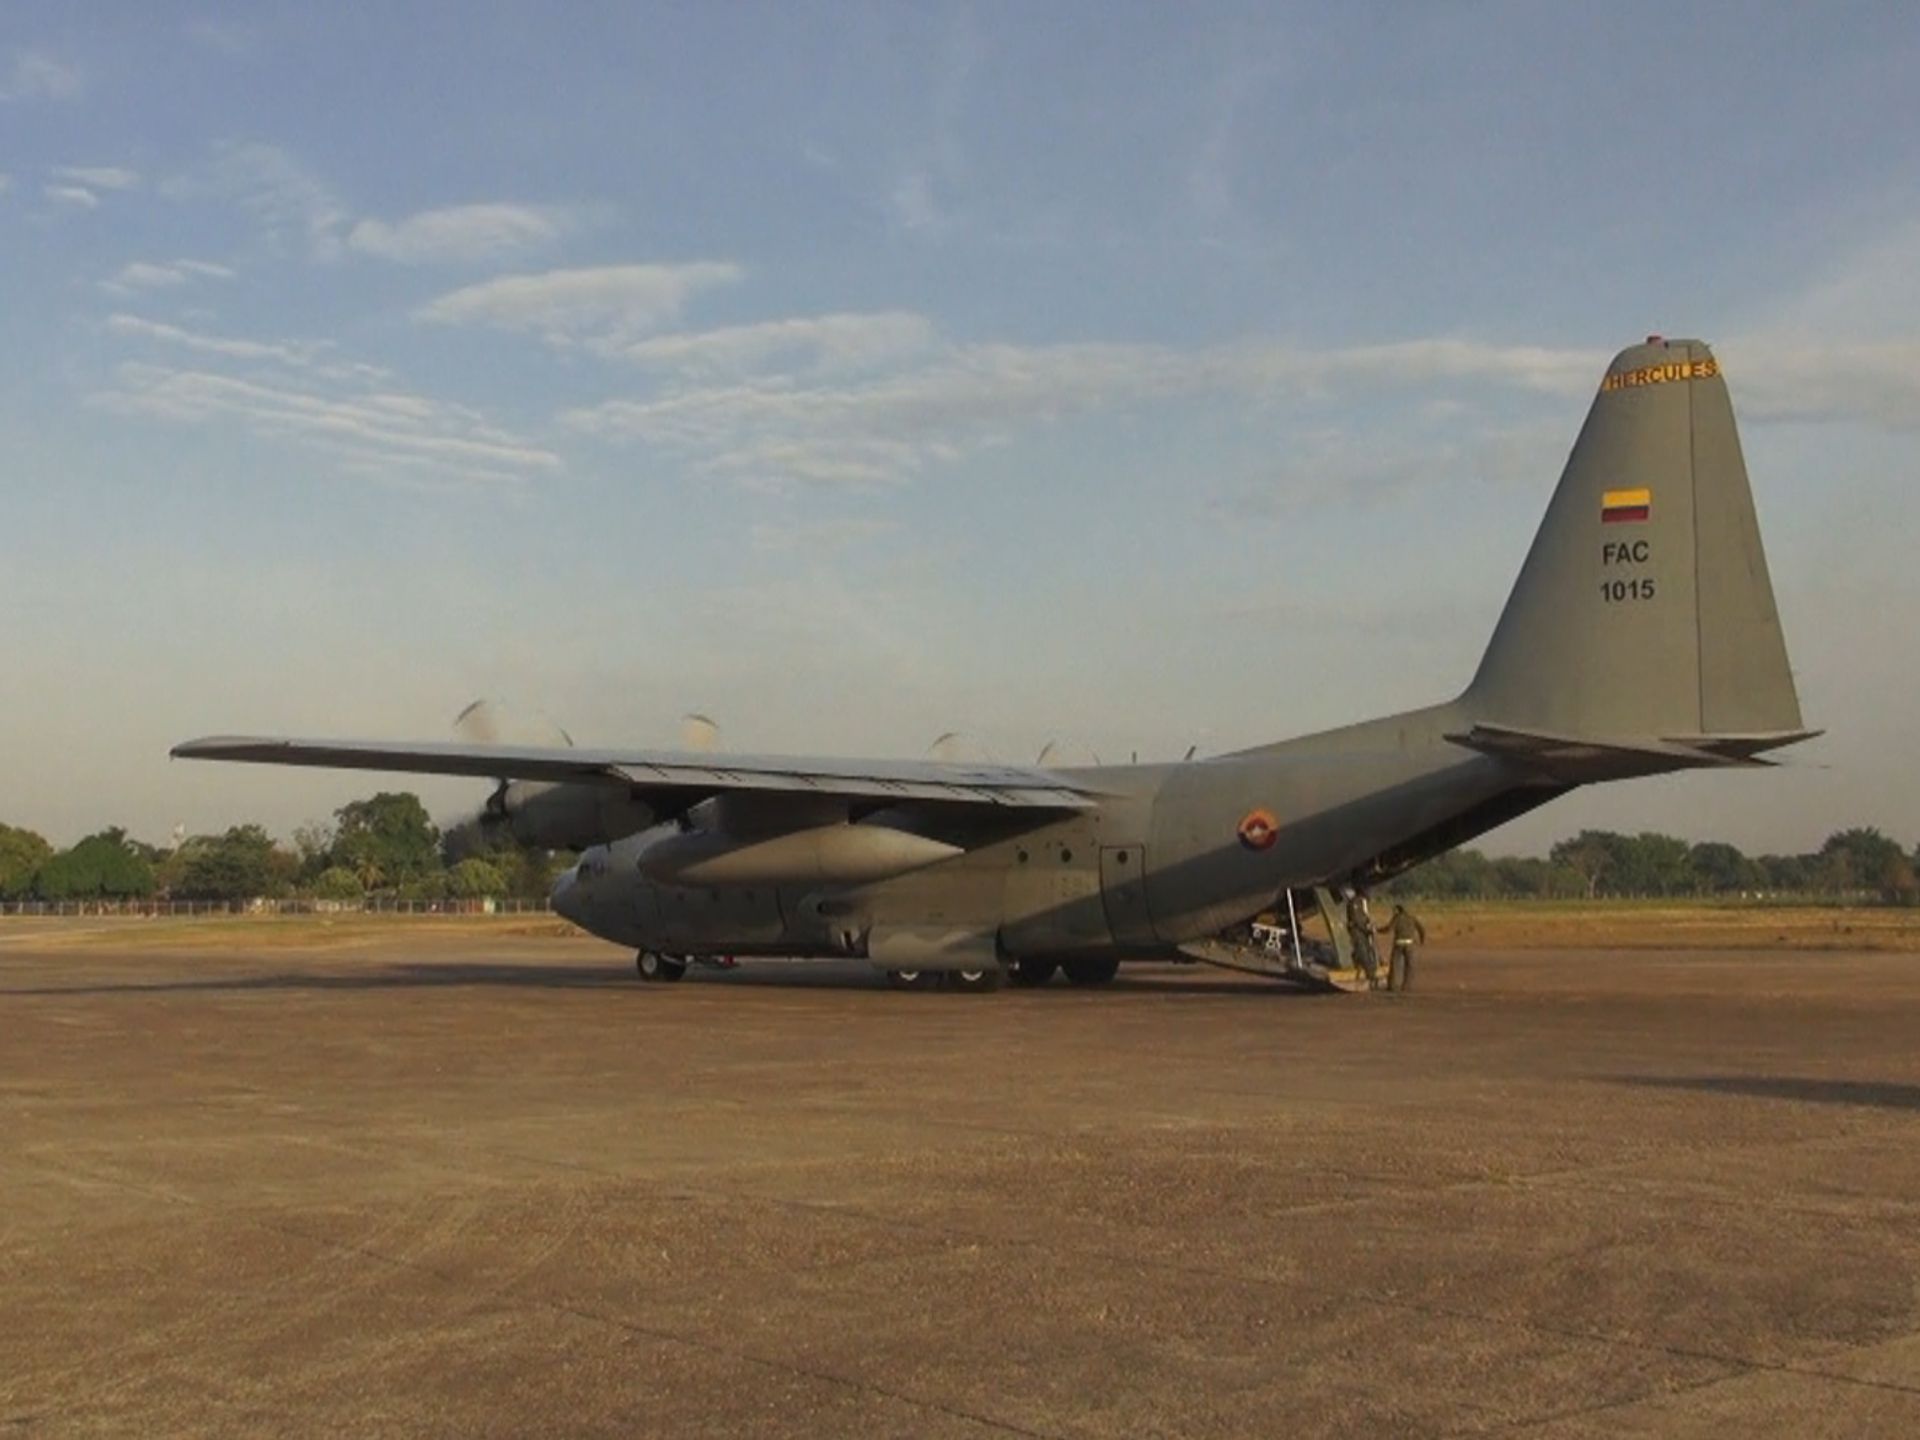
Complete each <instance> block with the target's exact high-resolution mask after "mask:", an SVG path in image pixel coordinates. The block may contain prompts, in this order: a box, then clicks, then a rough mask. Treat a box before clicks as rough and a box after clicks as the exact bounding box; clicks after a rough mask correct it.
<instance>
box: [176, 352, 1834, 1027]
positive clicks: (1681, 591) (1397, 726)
mask: <svg viewBox="0 0 1920 1440" xmlns="http://www.w3.org/2000/svg"><path fill="white" fill-rule="evenodd" d="M1815 733H1817V732H1814V731H1809V730H1806V729H1804V728H1802V724H1801V718H1800V706H1799V701H1798V699H1797V697H1796V695H1795V693H1794V685H1793V677H1792V674H1791V672H1790V671H1789V669H1788V664H1787V652H1786V645H1785V641H1784V640H1783V638H1782V636H1781V631H1780V623H1779V618H1778V615H1777V614H1776V612H1775V608H1774V600H1773V587H1772V583H1771V581H1770V580H1769V578H1768V575H1767V563H1766V557H1765V554H1764V553H1763V551H1762V549H1761V544H1760V531H1759V526H1758V523H1757V521H1756V519H1755V516H1754V509H1753V497H1752V493H1751V491H1750V490H1749V487H1748V484H1747V473H1746V466H1745V463H1744V461H1743V460H1742V458H1741V453H1740V441H1739V437H1738V435H1737V434H1736V432H1735V427H1734V417H1733V408H1732V404H1731V401H1730V399H1729V397H1728V394H1727V387H1726V382H1725V381H1724V379H1723V378H1722V377H1721V374H1720V368H1719V364H1718V362H1717V361H1716V360H1715V359H1714V358H1713V355H1712V353H1711V351H1710V350H1709V349H1708V348H1707V346H1706V345H1704V344H1702V343H1701V342H1699V341H1694V340H1662V339H1660V338H1658V337H1649V339H1648V341H1647V343H1646V344H1644V345H1635V346H1633V347H1631V348H1629V349H1627V350H1624V351H1622V352H1621V353H1620V354H1619V355H1618V356H1617V357H1616V358H1615V359H1614V361H1613V363H1612V365H1610V366H1609V367H1608V369H1607V372H1606V376H1605V378H1604V379H1603V380H1602V382H1601V385H1600V391H1599V394H1598V395H1597V396H1596V397H1595V399H1594V402H1593V405H1592V408H1591V409H1590V410H1589V411H1588V414H1587V420H1586V424H1585V425H1584V426H1583V427H1582V429H1581V431H1580V436H1579V439H1578V440H1577V441H1576V442H1575V443H1574V446H1573V451H1572V453H1571V455H1570V456H1569V457H1568V460H1567V466H1566V469H1565V471H1564V472H1563V474H1562V475H1561V477H1560V484H1559V488H1558V489H1557V490H1556V491H1555V492H1554V495H1553V499H1552V502H1551V503H1550V504H1549V505H1548V507H1547V514H1546V519H1545V520H1544V521H1543V522H1542V523H1541V526H1540V530H1539V532H1538V534H1537V535H1536V536H1535V538H1534V542H1533V548H1532V550H1531V551H1529V553H1528V555H1527V558H1526V563H1525V564H1524V565H1523V566H1522V567H1521V570H1520V578H1519V580H1518V581H1517V582H1516V583H1515V585H1514V587H1513V592H1512V594H1511V596H1510V597H1509V598H1508V600H1507V605H1506V609H1505V610H1504V611H1503V612H1502V614H1501V616H1500V621H1499V624H1498V626H1497V627H1496V628H1495V630H1494V634H1493V640H1492V643H1491V644H1489V646H1488V647H1487V651H1486V654H1485V656H1484V657H1483V658H1482V660H1481V662H1480V667H1479V670H1478V672H1477V673H1476V674H1475V675H1474V677H1473V681H1472V683H1471V684H1470V685H1468V686H1467V688H1466V689H1465V690H1464V691H1463V692H1462V693H1461V694H1460V695H1459V696H1458V697H1457V698H1456V699H1453V700H1448V701H1446V702H1444V703H1442V704H1438V705H1432V706H1428V707H1426V708H1425V709H1419V710H1411V711H1407V712H1405V713H1403V714H1399V715H1392V716H1388V717H1387V718H1385V719H1381V720H1372V721H1367V722H1365V723H1362V724H1358V725H1350V726H1347V727H1344V728H1342V729H1338V730H1330V731H1326V732H1323V733H1321V734H1316V735H1309V736H1305V737H1302V738H1300V739H1296V740H1287V741H1282V742H1279V743H1275V744H1269V745H1261V746H1257V747H1255V748H1254V749H1251V750H1243V751H1239V752H1237V753H1234V754H1228V755H1221V756H1218V757H1215V758H1211V759H1205V760H1198V761H1189V762H1183V763H1179V764H1167V765H1158V764H1155V765H1128V766H1120V767H1094V768H1078V769H1047V768H1038V767H1031V768H1029V767H1015V766H1002V765H971V764H948V763H939V762H934V761H909V762H896V761H885V760H880V761H868V760H820V759H799V758H790V757H764V756H748V755H724V756H716V755H712V754H698V753H681V752H667V751H654V750H589V749H567V748H528V747H517V746H500V745H468V744H390V743H386V742H379V741H370V742H364V741H350V740H341V741H336V740H291V739H272V738H225V737H223V738H215V739H205V740H194V741H190V742H188V743H186V744H183V745H180V746H178V747H176V748H175V749H174V751H173V753H174V754H175V755H177V756H184V757H188V758H193V759H214V760H249V761H259V762H264V763H268V764H276V765H317V766H335V767H342V768H347V769H360V770H396V771H411V772H419V773H435V774H452V775H472V776H482V777H490V778H494V777H506V778H504V779H502V780H501V782H500V785H499V788H498V789H497V790H495V791H494V792H493V795H492V798H491V799H490V800H489V801H488V804H487V809H486V811H485V812H484V814H485V815H486V816H488V817H490V819H491V822H492V823H494V824H505V825H508V826H511V828H512V831H513V833H514V835H515V836H516V837H517V838H518V839H520V840H521V841H522V842H524V843H527V844H531V845H536V846H542V847H547V848H553V849H579V850H583V851H584V853H583V855H582V858H581V860H580V863H579V866H578V867H577V868H576V869H575V870H572V871H570V872H568V873H567V874H565V875H563V876H562V877H561V878H560V880H559V881H558V883H557V884H556V885H555V887H554V891H553V903H554V906H555V908H556V909H557V910H559V911H560V912H561V913H562V914H564V915H566V916H567V917H568V918H570V919H572V920H573V921H575V922H576V923H577V924H579V925H581V926H582V927H584V928H585V929H587V930H589V931H591V932H592V933H593V934H595V935H598V936H601V937H603V938H605V939H607V940H611V941H615V942H618V943H620V944H622V945H627V946H631V947H634V948H635V949H636V950H637V951H638V965H639V969H640V973H641V975H642V976H643V977H645V978H648V979H678V978H679V977H680V975H681V974H682V973H683V972H684V970H685V968H686V965H687V963H688V961H689V960H690V959H696V958H706V957H716V956H754V955H766V956H776V955H777V956H793V957H828V956H833V957H848V956H852V957H860V958H864V959H866V960H868V961H870V962H872V964H873V965H875V966H876V967H878V968H880V969H882V970H884V971H887V972H888V973H889V976H890V977H891V978H892V979H893V980H894V981H895V983H896V984H902V985H908V986H920V985H929V984H937V983H942V981H943V980H944V982H945V983H947V984H949V985H951V986H953V987H955V988H967V989H984V988H991V987H992V986H993V985H994V984H996V983H997V982H998V980H999V978H1000V976H1001V975H1002V974H1003V973H1006V970H1007V969H1008V968H1009V967H1010V968H1011V971H1012V974H1013V976H1014V978H1015V979H1016V980H1022V981H1025V982H1028V983H1032V982H1035V981H1044V980H1045V979H1047V978H1049V977H1050V976H1051V975H1052V974H1053V973H1054V972H1055V970H1056V969H1057V968H1064V969H1065V970H1066V973H1067V975H1068V977H1069V978H1070V979H1074V980H1077V981H1080V982H1082V983H1097V982H1100V981H1105V980H1110V979H1112V978H1113V976H1114V974H1115V973H1116V970H1117V968H1118V965H1119V962H1120V961H1121V960H1122V959H1176V958H1181V957H1182V956H1183V954H1184V955H1186V956H1188V957H1191V956H1194V955H1200V956H1202V957H1204V956H1205V954H1206V946H1207V945H1208V943H1209V942H1210V940H1211V938H1212V937H1216V936H1220V935H1223V934H1226V933H1229V932H1231V931H1233V930H1234V929H1235V927H1244V926H1245V925H1246V924H1247V923H1248V922H1249V921H1250V920H1251V919H1252V918H1253V917H1255V916H1256V915H1258V914H1260V913H1262V912H1264V911H1269V910H1272V909H1274V908H1276V907H1278V908H1283V909H1290V908H1291V902H1292V900H1293V898H1294V896H1295V895H1296V894H1300V893H1303V892H1305V891H1306V890H1308V889H1309V888H1311V887H1316V886H1329V885H1345V884H1353V885H1366V884H1370V883H1372V882H1374V881H1377V880H1381V879H1384V878H1387V877H1389V876H1392V875H1394V874H1397V873H1398V872H1400V871H1402V870H1405V869H1406V868H1408V867H1409V866H1412V865H1415V864H1418V863H1419V862H1420V861H1422V860H1425V859H1428V858H1430V857H1432V856H1434V855H1437V854H1439V853H1440V852H1441V851H1443V850H1446V849H1449V848H1450V847H1452V846H1455V845H1458V844H1461V843H1463V842H1465V841H1467V840H1470V839H1472V838H1473V837H1475V836H1477V835H1479V834H1481V833H1483V832H1484V831H1487V830H1489V829H1491V828H1493V827H1494V826H1496V825H1499V824H1502V823H1504V822H1505V821H1508V820H1511V819H1513V818H1514V817H1515V816H1518V815H1521V814H1524V813H1526V812H1527V811H1529V810H1532V809H1534V808H1535V807H1536V806H1539V805H1543V804H1545V803H1546V802H1547V801H1549V800H1552V799H1554V798H1555V797H1556V796H1560V795H1564V794H1566V793H1567V791H1569V790H1571V789H1573V788H1574V787H1575V786H1577V785H1584V784H1590V783H1594V782H1597V781H1604V780H1618V779H1624V778H1627V777H1630V776H1639V775H1653V774H1659V773H1662V772H1665V771H1671V770H1682V769H1690V768H1697V767H1720V766H1746V765H1756V764H1765V763H1766V762H1764V761H1761V760H1759V759H1758V758H1757V757H1758V756H1760V755H1761V754H1762V753H1763V752H1765V751H1769V750H1773V749H1776V748H1778V747H1780V746H1783V745H1788V744H1791V743H1793V742H1794V741H1797V740H1802V739H1806V738H1807V737H1808V736H1810V735H1812V734H1815ZM1183 947H1185V949H1184V950H1183ZM1297 958H1298V952H1297V950H1296V959H1297Z"/></svg>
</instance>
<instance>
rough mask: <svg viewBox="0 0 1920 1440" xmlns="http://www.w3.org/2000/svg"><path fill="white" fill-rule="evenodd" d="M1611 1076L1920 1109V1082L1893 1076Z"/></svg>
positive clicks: (1677, 1086)
mask: <svg viewBox="0 0 1920 1440" xmlns="http://www.w3.org/2000/svg"><path fill="white" fill-rule="evenodd" d="M1608 1078H1609V1079H1610V1080H1611V1081H1612V1083H1613V1084H1616V1085H1632V1086H1636V1087H1639V1088H1641V1089H1649V1090H1698V1091H1704V1092H1706V1093H1708V1094H1713V1095H1743V1096H1750V1097H1753V1098H1757V1099H1761V1100H1803V1101H1806V1102H1808V1103H1810V1104H1814V1105H1862V1106H1867V1107H1869V1108H1872V1109H1875V1110H1915V1111H1920V1085H1906V1084H1900V1083H1898V1082H1895V1081H1890V1080H1825V1079H1819V1078H1817V1077H1814V1076H1811V1075H1615V1076H1610V1077H1608Z"/></svg>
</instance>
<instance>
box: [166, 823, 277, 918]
mask: <svg viewBox="0 0 1920 1440" xmlns="http://www.w3.org/2000/svg"><path fill="white" fill-rule="evenodd" d="M298 865H299V861H298V860H297V859H296V858H295V857H294V856H292V855H290V854H288V853H286V852H285V851H281V850H279V849H278V847H276V846H275V845H274V843H273V837H272V836H270V835H268V834H267V832H266V831H265V830H264V829H262V828H261V827H260V826H258V825H235V826H234V827H233V828H231V829H230V830H228V831H227V832H226V834H224V835H206V836H199V837H196V838H195V839H194V840H191V841H188V842H186V843H185V844H183V845H182V846H181V847H180V863H179V865H178V867H177V868H176V869H175V871H174V873H173V875H172V893H173V894H174V895H176V896H178V897H179V898H181V899H183V900H252V899H256V898H258V897H261V896H269V895H276V894H279V893H282V892H283V891H284V889H285V888H286V884H287V881H288V880H289V879H290V878H291V876H292V872H293V870H294V869H295V868H297V867H298Z"/></svg>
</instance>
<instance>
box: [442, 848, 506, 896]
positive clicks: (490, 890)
mask: <svg viewBox="0 0 1920 1440" xmlns="http://www.w3.org/2000/svg"><path fill="white" fill-rule="evenodd" d="M447 893H448V894H449V895H452V896H453V897H454V898H455V899H456V900H480V899H484V898H486V897H488V896H499V895H505V894H506V893H507V877H506V876H505V875H502V874H501V873H500V870H499V868H498V867H497V866H495V865H492V864H489V863H488V862H487V861H485V860H482V859H480V858H478V857H477V856H475V857H470V858H468V859H465V860H462V861H461V862H460V863H459V864H458V865H455V866H454V867H453V868H452V869H451V870H449V871H448V872H447Z"/></svg>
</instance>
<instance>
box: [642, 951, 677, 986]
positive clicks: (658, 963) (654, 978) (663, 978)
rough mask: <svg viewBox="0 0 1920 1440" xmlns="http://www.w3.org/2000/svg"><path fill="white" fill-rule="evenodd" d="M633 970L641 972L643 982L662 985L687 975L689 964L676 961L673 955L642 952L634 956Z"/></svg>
mask: <svg viewBox="0 0 1920 1440" xmlns="http://www.w3.org/2000/svg"><path fill="white" fill-rule="evenodd" d="M633 968H634V969H636V970H638V971H639V972H640V978H641V979H642V980H645V981H646V982H648V983H649V984H652V985H662V984H666V983H668V982H670V981H673V980H678V979H680V977H681V976H683V975H685V974H686V973H687V962H686V961H684V960H676V959H674V958H673V957H672V956H671V955H662V954H661V953H660V952H659V951H658V950H642V951H641V952H640V953H639V954H638V955H636V956H634V958H633Z"/></svg>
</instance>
